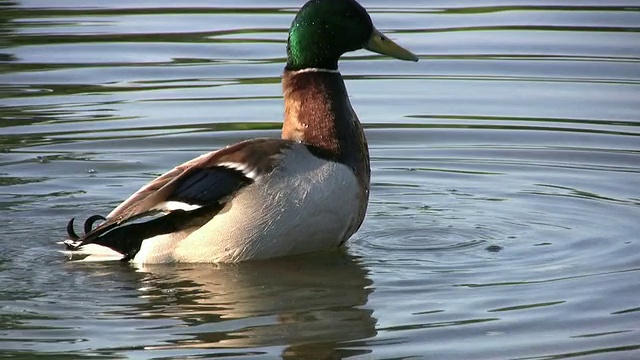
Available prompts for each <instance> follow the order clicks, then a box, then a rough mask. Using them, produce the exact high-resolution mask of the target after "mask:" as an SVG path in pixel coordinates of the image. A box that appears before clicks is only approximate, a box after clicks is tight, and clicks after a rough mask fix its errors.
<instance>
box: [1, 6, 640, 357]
mask: <svg viewBox="0 0 640 360" xmlns="http://www.w3.org/2000/svg"><path fill="white" fill-rule="evenodd" d="M0 4H1V5H0V46H2V47H3V48H2V49H0V117H1V120H0V249H1V251H0V357H5V358H36V357H41V358H47V359H79V358H83V357H87V358H94V359H95V358H131V359H147V358H155V359H162V358H172V357H183V358H184V357H186V356H191V358H194V359H199V358H213V357H220V356H229V357H231V356H237V357H245V358H263V357H266V358H270V357H276V356H282V357H286V358H305V357H306V358H312V359H317V358H343V357H353V358H364V359H367V358H387V359H391V358H394V359H400V358H429V359H564V358H579V359H583V358H584V359H636V358H640V282H639V275H640V274H639V270H640V235H639V234H640V137H639V135H640V34H639V32H640V2H639V1H617V0H616V1H586V0H583V1H579V0H567V1H559V0H554V1H543V0H541V1H532V0H513V1H504V0H495V1H489V0H479V1H444V0H439V1H407V0H403V1H393V2H390V1H384V0H363V1H362V4H363V5H364V6H365V7H367V8H368V9H369V10H370V12H371V14H372V17H373V19H374V22H375V23H376V24H377V27H378V28H379V29H380V30H382V31H384V32H386V33H388V34H389V35H390V36H391V37H392V38H393V39H395V40H397V41H398V42H399V43H401V44H403V45H405V46H406V47H408V48H409V49H411V50H413V51H414V52H416V53H417V54H419V55H420V57H421V61H420V62H419V63H417V64H413V63H407V62H400V61H396V60H391V59H388V58H384V57H380V56H378V55H375V54H371V53H366V52H356V53H352V54H349V55H348V56H346V58H345V60H344V61H343V62H342V63H341V70H342V72H343V74H344V76H345V78H346V81H347V87H348V89H349V92H350V95H351V98H352V102H353V104H354V107H355V109H356V111H357V112H358V114H359V116H360V119H361V120H362V121H363V123H364V124H365V126H366V129H367V136H368V138H369V143H370V146H371V153H372V167H373V186H372V193H371V203H370V208H369V212H368V216H367V219H366V221H365V224H364V225H363V228H362V229H361V230H360V232H359V233H358V234H356V236H355V237H354V238H353V239H352V240H351V241H350V243H349V245H348V247H347V248H346V250H345V251H343V252H331V253H327V254H321V255H313V256H307V257H299V258H295V259H284V260H277V261H268V262H261V263H251V264H241V265H236V266H215V265H176V266H153V267H143V268H134V267H131V266H128V265H123V264H77V263H66V262H65V261H64V259H63V258H62V257H61V256H60V255H58V254H56V253H55V250H57V249H58V247H57V246H56V245H55V244H54V242H55V241H57V240H60V239H61V238H62V237H63V236H64V227H65V225H66V222H67V221H68V219H69V218H71V217H73V216H76V217H80V218H85V217H86V216H88V215H92V214H94V213H107V212H108V211H109V210H110V209H111V208H113V207H114V206H115V205H117V204H118V203H119V201H121V200H122V199H124V198H125V197H127V196H128V195H129V194H130V193H132V192H133V191H135V190H136V189H137V188H138V187H140V186H142V185H143V184H144V183H146V182H147V181H148V180H150V179H152V178H153V177H154V176H157V175H158V174H160V173H162V172H164V171H166V170H167V169H168V168H170V167H172V166H174V165H176V164H178V163H181V162H183V161H186V160H188V159H190V158H192V157H195V156H196V155H198V154H200V153H203V152H207V151H210V150H213V149H216V148H219V147H222V146H224V145H227V144H230V143H233V142H236V141H239V140H242V139H246V138H252V137H258V136H273V137H277V136H278V130H279V128H280V121H281V119H282V99H281V92H280V84H279V81H280V78H279V76H280V73H281V71H282V68H283V65H284V60H285V59H284V53H285V40H286V31H287V28H288V26H289V24H290V22H291V20H292V18H293V16H294V14H295V11H296V9H297V8H298V7H299V6H301V4H302V2H301V1H292V0H281V1H269V2H264V1H256V0H253V1H230V0H229V1H204V0H200V1H198V0H187V1H179V2H177V1H159V0H158V1H153V0H147V1H124V0H117V1H97V0H93V1H82V2H79V1H72V0H59V1H47V0H25V1H17V2H14V1H4V2H0Z"/></svg>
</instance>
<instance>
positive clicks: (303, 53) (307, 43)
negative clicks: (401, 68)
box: [287, 0, 418, 70]
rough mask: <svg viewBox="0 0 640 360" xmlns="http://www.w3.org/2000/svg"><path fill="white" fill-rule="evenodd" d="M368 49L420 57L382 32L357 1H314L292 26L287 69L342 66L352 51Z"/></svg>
mask: <svg viewBox="0 0 640 360" xmlns="http://www.w3.org/2000/svg"><path fill="white" fill-rule="evenodd" d="M363 48H364V49H368V50H371V51H374V52H377V53H380V54H384V55H389V56H393V57H395V58H398V59H402V60H411V61H418V58H417V57H416V56H415V55H414V54H412V53H411V52H409V51H408V50H405V49H404V48H402V47H400V46H398V45H396V44H395V43H394V42H392V41H391V40H389V39H388V38H387V37H386V36H384V35H382V34H381V33H380V32H379V31H378V30H376V28H375V27H374V26H373V23H372V22H371V18H370V17H369V14H368V13H367V11H366V10H365V9H364V8H363V7H362V6H360V4H358V3H357V2H356V1H355V0H311V1H309V2H307V3H306V4H305V5H304V6H303V7H302V8H301V9H300V11H299V12H298V15H296V18H295V19H294V20H293V23H292V24H291V29H289V41H288V44H287V69H289V70H299V69H305V68H322V69H332V70H335V69H337V68H338V59H339V58H340V56H342V54H344V53H346V52H348V51H354V50H359V49H363Z"/></svg>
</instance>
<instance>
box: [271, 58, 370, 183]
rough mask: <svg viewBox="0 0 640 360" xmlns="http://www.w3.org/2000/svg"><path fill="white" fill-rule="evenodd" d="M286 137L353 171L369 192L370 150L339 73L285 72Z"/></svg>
mask: <svg viewBox="0 0 640 360" xmlns="http://www.w3.org/2000/svg"><path fill="white" fill-rule="evenodd" d="M282 88H283V93H284V107H285V110H284V125H283V127H282V138H283V139H288V140H295V141H299V142H301V143H304V144H306V145H309V148H310V149H311V150H312V151H316V154H317V155H319V156H322V157H324V158H327V159H329V160H333V161H338V162H341V163H343V164H345V165H347V166H349V167H351V168H352V169H353V171H354V172H355V173H356V175H357V176H358V178H359V180H360V181H361V182H362V186H363V189H365V191H367V192H368V189H369V178H370V174H371V170H370V166H369V149H368V146H367V140H366V138H365V136H364V130H363V128H362V125H361V124H360V121H359V120H358V116H357V115H356V113H355V111H353V108H352V107H351V103H350V102H349V96H348V94H347V89H346V87H345V85H344V81H343V80H342V75H340V73H339V72H338V71H337V70H324V69H304V70H298V71H291V70H285V72H284V75H283V77H282Z"/></svg>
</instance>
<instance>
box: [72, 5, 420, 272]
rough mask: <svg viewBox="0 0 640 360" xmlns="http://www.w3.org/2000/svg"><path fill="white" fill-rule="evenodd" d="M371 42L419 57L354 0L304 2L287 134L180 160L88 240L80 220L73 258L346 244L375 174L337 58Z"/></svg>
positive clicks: (290, 53)
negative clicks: (81, 232) (393, 38)
mask: <svg viewBox="0 0 640 360" xmlns="http://www.w3.org/2000/svg"><path fill="white" fill-rule="evenodd" d="M362 48H364V49H368V50H370V51H373V52H376V53H380V54H383V55H388V56H392V57H395V58H397V59H401V60H409V61H418V58H417V57H416V56H415V55H414V54H413V53H411V52H410V51H408V50H406V49H404V48H402V47H400V46H399V45H397V44H395V43H394V42H393V41H391V40H390V39H389V38H388V37H386V36H385V35H383V34H382V33H381V32H379V31H378V30H376V28H375V27H374V26H373V23H372V21H371V18H370V17H369V14H368V13H367V11H366V10H365V9H364V8H363V7H362V6H361V5H360V4H358V3H357V2H356V1H354V0H311V1H309V2H307V3H306V4H305V5H304V6H303V7H302V8H301V9H300V11H299V12H298V14H297V15H296V17H295V19H294V20H293V23H292V24H291V28H290V30H289V38H288V42H287V64H286V66H285V70H284V74H283V76H282V88H283V94H284V106H285V110H284V124H283V127H282V138H281V139H252V140H246V141H243V142H240V143H237V144H234V145H230V146H227V147H225V148H223V149H220V150H218V151H213V152H210V153H207V154H204V155H201V156H199V157H197V158H195V159H193V160H190V161H188V162H186V163H184V164H181V165H178V166H177V167H175V168H173V169H172V170H170V171H169V172H167V173H165V174H163V175H161V176H160V177H158V178H156V179H154V180H152V181H151V182H150V183H148V184H147V185H145V186H143V187H142V188H141V189H140V190H138V191H136V192H135V193H134V194H133V195H131V196H130V197H129V198H128V199H126V200H125V201H124V202H122V203H121V204H120V205H119V206H117V207H116V208H115V209H114V210H113V211H111V213H109V214H108V215H107V216H106V217H102V216H99V215H96V216H92V217H90V218H89V219H87V221H86V222H85V224H84V225H85V226H84V235H82V236H78V235H77V234H76V232H75V230H74V226H73V219H71V221H69V223H68V226H67V232H68V235H69V239H67V240H65V241H64V243H65V244H66V247H67V249H66V251H65V253H66V254H67V255H69V256H70V258H71V259H82V260H86V261H96V260H115V259H119V260H122V261H132V262H135V263H167V262H227V263H233V262H240V261H245V260H253V259H266V258H273V257H280V256H288V255H294V254H302V253H309V252H315V251H322V250H327V249H330V248H335V247H339V246H341V245H342V244H344V243H345V242H346V241H347V240H348V239H349V238H350V237H351V236H352V235H353V234H354V233H355V232H356V231H357V230H358V228H359V227H360V225H361V224H362V221H363V220H364V216H365V212H366V209H367V203H368V199H369V181H370V174H371V169H370V165H369V151H368V147H367V142H366V139H365V135H364V131H363V128H362V125H361V124H360V121H359V120H358V117H357V116H356V113H355V111H354V110H353V108H352V107H351V103H350V102H349V97H348V94H347V89H346V88H345V84H344V81H343V79H342V76H341V75H340V72H339V71H338V59H339V58H340V56H342V55H343V54H344V53H346V52H349V51H354V50H358V49H362ZM97 221H102V222H101V223H100V224H99V225H97V226H96V227H95V228H94V227H93V225H94V223H95V222H97Z"/></svg>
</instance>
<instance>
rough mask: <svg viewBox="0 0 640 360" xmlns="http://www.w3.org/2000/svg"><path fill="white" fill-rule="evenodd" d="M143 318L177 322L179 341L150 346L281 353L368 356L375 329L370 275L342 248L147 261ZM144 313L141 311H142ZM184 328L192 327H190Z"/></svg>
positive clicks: (167, 348) (144, 280) (143, 290)
mask: <svg viewBox="0 0 640 360" xmlns="http://www.w3.org/2000/svg"><path fill="white" fill-rule="evenodd" d="M139 271H140V272H142V273H143V274H144V276H143V279H142V287H141V288H140V297H141V298H144V299H145V300H146V301H145V305H144V307H145V309H144V310H143V311H144V312H145V317H147V318H149V317H151V318H166V319H175V320H179V321H180V324H181V326H180V327H178V328H179V331H178V332H179V334H180V335H182V339H180V340H170V341H167V342H166V344H167V345H162V346H151V347H147V349H157V350H161V349H164V350H170V349H174V350H177V349H184V348H194V349H195V348H199V349H216V348H218V349H227V350H228V349H229V348H236V349H243V350H245V351H246V350H250V349H251V348H259V347H274V346H275V347H283V352H282V354H281V355H283V356H294V357H295V356H306V355H308V356H310V357H314V358H317V357H318V356H320V357H334V356H338V357H341V355H342V356H343V355H347V354H349V355H354V354H358V353H362V352H361V351H359V350H355V349H352V350H348V349H346V348H345V347H348V344H345V343H344V342H345V341H350V340H357V339H365V338H369V337H372V336H374V335H375V334H376V331H375V319H374V318H373V317H372V316H371V314H372V312H373V311H372V310H370V309H367V308H366V306H365V305H366V303H367V298H368V295H369V293H370V292H371V291H372V289H371V284H372V282H371V280H369V279H368V278H367V272H366V270H365V269H364V268H363V267H362V266H361V265H360V263H359V260H358V258H354V257H352V256H349V255H348V254H346V253H344V252H343V251H335V252H329V253H322V254H312V255H307V256H300V257H292V258H285V259H277V260H270V261H261V262H252V263H242V264H237V265H207V264H188V265H172V266H166V265H163V266H143V267H140V269H139ZM138 315H140V314H138ZM185 325H186V326H185Z"/></svg>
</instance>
